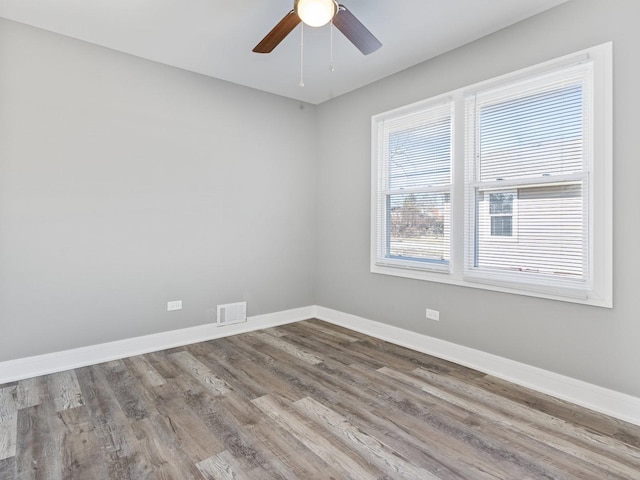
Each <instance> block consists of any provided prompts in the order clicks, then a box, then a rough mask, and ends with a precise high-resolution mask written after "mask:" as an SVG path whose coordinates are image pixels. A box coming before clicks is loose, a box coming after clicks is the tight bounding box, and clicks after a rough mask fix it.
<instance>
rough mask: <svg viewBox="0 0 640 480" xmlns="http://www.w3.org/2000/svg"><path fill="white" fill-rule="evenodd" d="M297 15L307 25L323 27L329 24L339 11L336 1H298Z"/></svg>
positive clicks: (296, 6)
mask: <svg viewBox="0 0 640 480" xmlns="http://www.w3.org/2000/svg"><path fill="white" fill-rule="evenodd" d="M295 9H296V13H297V14H298V16H299V17H300V20H302V21H303V22H304V23H305V24H306V25H309V26H310V27H321V26H323V25H326V24H327V23H329V21H330V20H331V19H332V18H333V16H334V15H335V14H336V12H337V11H338V4H337V3H336V2H335V0H298V1H297V2H296V5H295Z"/></svg>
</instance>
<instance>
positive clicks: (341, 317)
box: [315, 307, 640, 425]
mask: <svg viewBox="0 0 640 480" xmlns="http://www.w3.org/2000/svg"><path fill="white" fill-rule="evenodd" d="M315 309H316V314H315V317H316V318H318V319H320V320H324V321H326V322H329V323H333V324H336V325H339V326H342V327H345V328H349V329H351V330H355V331H357V332H361V333H364V334H366V335H370V336H372V337H376V338H379V339H382V340H386V341H388V342H391V343H395V344H397V345H401V346H403V347H407V348H410V349H412V350H416V351H419V352H422V353H427V354H429V355H433V356H434V357H438V358H442V359H443V360H449V361H451V362H454V363H457V364H459V365H464V366H465V367H469V368H473V369H475V370H479V371H481V372H484V373H487V374H489V375H493V376H495V377H498V378H502V379H504V380H508V381H510V382H513V383H515V384H518V385H521V386H523V387H527V388H531V389H532V390H536V391H538V392H541V393H546V394H548V395H551V396H553V397H556V398H560V399H562V400H566V401H568V402H571V403H575V404H577V405H580V406H583V407H586V408H589V409H591V410H594V411H596V412H600V413H604V414H606V415H610V416H612V417H615V418H618V419H620V420H624V421H626V422H629V423H633V424H635V425H640V398H638V397H634V396H631V395H627V394H625V393H621V392H617V391H615V390H609V389H607V388H603V387H599V386H597V385H593V384H591V383H587V382H583V381H581V380H576V379H575V378H571V377H566V376H564V375H559V374H557V373H554V372H550V371H548V370H543V369H541V368H536V367H532V366H530V365H526V364H524V363H520V362H515V361H513V360H509V359H506V358H502V357H498V356H496V355H492V354H489V353H485V352H482V351H480V350H474V349H472V348H468V347H463V346H461V345H456V344H454V343H450V342H446V341H444V340H440V339H437V338H433V337H429V336H427V335H421V334H419V333H416V332H412V331H409V330H404V329H402V328H398V327H393V326H390V325H386V324H384V323H380V322H375V321H373V320H367V319H365V318H362V317H358V316H356V315H350V314H346V313H342V312H339V311H336V310H331V309H329V308H324V307H315Z"/></svg>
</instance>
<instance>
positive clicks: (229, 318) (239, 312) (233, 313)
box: [217, 302, 247, 327]
mask: <svg viewBox="0 0 640 480" xmlns="http://www.w3.org/2000/svg"><path fill="white" fill-rule="evenodd" d="M246 321H247V302H238V303H227V304H226V305H218V322H217V323H218V326H219V327H221V326H223V325H231V324H232V323H241V322H246Z"/></svg>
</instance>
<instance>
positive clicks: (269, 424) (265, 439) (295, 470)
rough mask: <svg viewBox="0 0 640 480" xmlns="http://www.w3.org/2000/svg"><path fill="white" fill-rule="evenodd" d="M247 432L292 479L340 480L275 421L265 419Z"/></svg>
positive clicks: (329, 468) (248, 427) (328, 467)
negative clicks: (286, 469) (284, 468)
mask: <svg viewBox="0 0 640 480" xmlns="http://www.w3.org/2000/svg"><path fill="white" fill-rule="evenodd" d="M246 428H247V431H248V432H250V434H251V435H252V436H253V437H255V438H256V440H257V441H258V442H260V444H261V445H263V446H264V448H265V449H266V454H268V455H269V456H270V457H272V458H275V459H277V460H278V461H279V462H280V463H282V464H283V465H285V466H286V467H287V468H288V470H289V471H290V472H291V475H292V476H291V477H290V478H292V479H305V480H321V479H327V478H336V479H338V478H340V475H339V474H338V472H336V471H335V470H334V469H332V468H331V467H330V466H329V465H328V464H327V463H326V462H324V461H323V460H322V459H321V458H320V457H319V456H317V455H316V454H315V453H313V452H312V451H311V450H309V449H308V448H306V446H305V445H304V444H302V443H301V442H300V441H299V440H298V439H296V438H295V437H294V436H293V435H291V434H290V433H289V432H288V431H287V430H285V429H283V428H282V427H280V426H279V425H277V424H276V423H275V422H273V421H269V419H266V418H263V419H262V421H261V422H260V423H259V424H255V425H248V426H246Z"/></svg>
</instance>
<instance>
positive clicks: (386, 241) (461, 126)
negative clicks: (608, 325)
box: [371, 44, 612, 306]
mask: <svg viewBox="0 0 640 480" xmlns="http://www.w3.org/2000/svg"><path fill="white" fill-rule="evenodd" d="M611 98H612V95H611V44H607V45H602V46H599V47H594V48H592V49H589V50H586V51H583V52H579V53H577V54H574V55H570V56H567V57H564V58H561V59H558V60H554V61H551V62H547V63H545V64H542V65H538V66H535V67H531V68H528V69H525V70H522V71H519V72H515V73H513V74H510V75H505V76H502V77H500V78H497V79H493V80H489V81H486V82H482V83H481V84H478V85H473V86H470V87H466V88H463V89H460V90H456V91H454V92H449V93H447V94H445V95H443V96H439V97H437V98H433V99H429V100H426V101H423V102H419V103H416V104H414V105H411V106H408V107H403V108H400V109H397V110H394V111H391V112H386V113H383V114H380V115H376V116H374V117H373V129H372V135H373V155H372V156H373V163H372V167H373V168H372V172H373V191H372V204H373V205H372V236H371V238H372V248H371V253H372V254H371V271H372V272H374V273H383V274H391V275H398V276H405V277H410V278H419V279H425V280H430V281H438V282H445V283H453V284H459V285H464V286H474V287H479V288H485V289H493V290H499V291H506V292H513V293H523V294H527V295H534V296H541V297H546V298H554V299H562V300H568V301H574V302H581V303H586V304H592V305H599V306H611V283H612V282H611V276H612V274H611V243H612V242H611V212H612V207H611V203H612V202H611V163H612V160H611V151H612V149H611V110H612V108H611ZM455 139H461V140H460V141H457V142H456V140H455ZM456 145H460V146H462V145H464V148H458V149H456V148H455V146H456ZM456 172H458V173H457V174H456Z"/></svg>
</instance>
